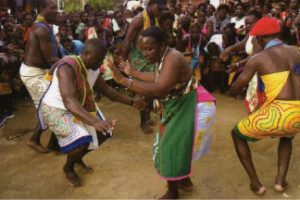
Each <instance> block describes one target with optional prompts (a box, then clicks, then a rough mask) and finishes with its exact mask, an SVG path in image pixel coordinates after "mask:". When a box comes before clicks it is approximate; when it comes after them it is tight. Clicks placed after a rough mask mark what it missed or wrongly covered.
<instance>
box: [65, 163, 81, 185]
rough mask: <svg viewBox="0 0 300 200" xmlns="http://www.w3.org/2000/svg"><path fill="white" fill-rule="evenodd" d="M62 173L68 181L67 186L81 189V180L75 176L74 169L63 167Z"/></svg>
mask: <svg viewBox="0 0 300 200" xmlns="http://www.w3.org/2000/svg"><path fill="white" fill-rule="evenodd" d="M63 169H64V172H65V174H66V177H67V179H68V181H69V184H70V185H71V186H73V187H81V186H83V185H84V184H83V182H82V180H81V179H80V178H79V177H78V176H77V174H76V173H75V171H74V169H68V168H67V167H65V166H64V168H63Z"/></svg>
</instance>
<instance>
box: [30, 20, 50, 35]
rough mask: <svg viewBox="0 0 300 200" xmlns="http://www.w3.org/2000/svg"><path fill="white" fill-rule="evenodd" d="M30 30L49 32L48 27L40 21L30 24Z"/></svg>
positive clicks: (41, 32)
mask: <svg viewBox="0 0 300 200" xmlns="http://www.w3.org/2000/svg"><path fill="white" fill-rule="evenodd" d="M31 32H32V33H34V34H37V35H39V34H49V28H48V27H47V26H46V25H43V24H42V23H35V24H33V26H32V29H31Z"/></svg>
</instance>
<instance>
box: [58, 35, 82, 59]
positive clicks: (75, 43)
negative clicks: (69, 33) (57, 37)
mask: <svg viewBox="0 0 300 200" xmlns="http://www.w3.org/2000/svg"><path fill="white" fill-rule="evenodd" d="M83 48H84V44H83V43H82V42H81V41H80V40H71V39H70V38H68V37H65V38H62V39H61V41H60V46H59V49H60V53H61V57H64V56H68V55H80V53H81V52H82V50H83Z"/></svg>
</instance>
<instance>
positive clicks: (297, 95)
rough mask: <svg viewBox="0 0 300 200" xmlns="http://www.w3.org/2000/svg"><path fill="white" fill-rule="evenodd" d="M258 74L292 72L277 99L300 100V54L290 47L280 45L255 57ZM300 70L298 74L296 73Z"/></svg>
mask: <svg viewBox="0 0 300 200" xmlns="http://www.w3.org/2000/svg"><path fill="white" fill-rule="evenodd" d="M255 59H256V61H257V63H256V65H257V66H258V68H257V71H258V74H259V75H261V76H263V75H268V74H273V73H278V72H283V71H290V76H289V78H288V81H287V83H286V85H285V86H284V87H283V89H282V90H281V92H280V93H279V95H278V97H277V98H276V99H279V100H300V74H299V71H300V69H299V68H300V52H299V50H298V49H297V48H295V47H292V46H288V45H284V44H283V45H279V46H275V47H271V48H269V49H266V50H265V51H263V52H262V53H261V54H259V55H258V56H256V57H255ZM296 68H298V73H296V70H295V69H296Z"/></svg>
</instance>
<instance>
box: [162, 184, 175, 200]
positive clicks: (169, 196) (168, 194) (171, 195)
mask: <svg viewBox="0 0 300 200" xmlns="http://www.w3.org/2000/svg"><path fill="white" fill-rule="evenodd" d="M178 198H179V190H178V181H168V191H167V192H166V194H164V196H162V197H161V198H159V199H178Z"/></svg>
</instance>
